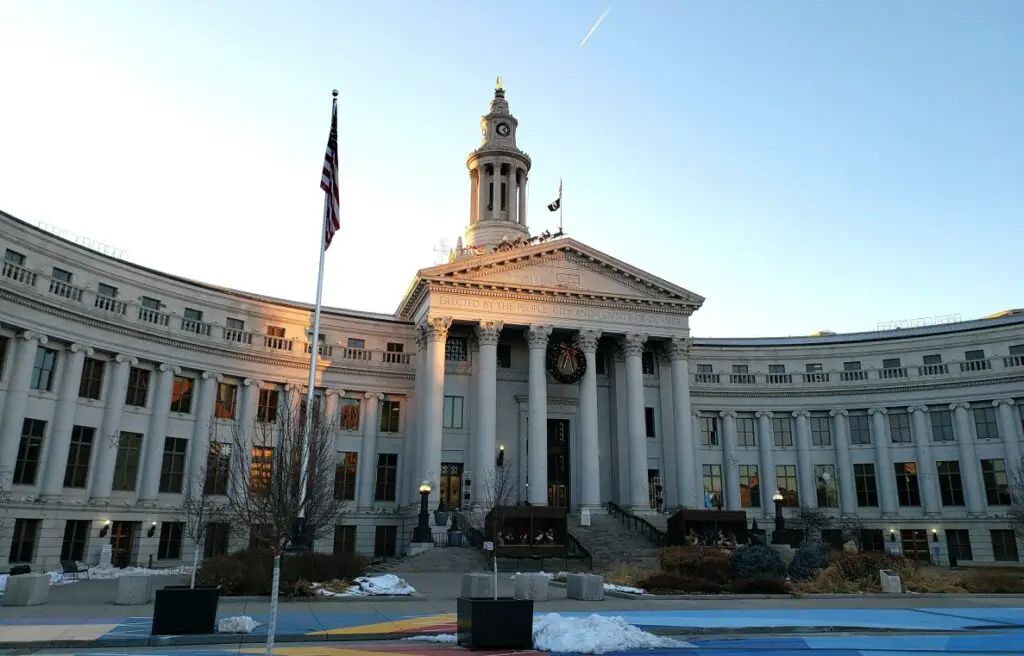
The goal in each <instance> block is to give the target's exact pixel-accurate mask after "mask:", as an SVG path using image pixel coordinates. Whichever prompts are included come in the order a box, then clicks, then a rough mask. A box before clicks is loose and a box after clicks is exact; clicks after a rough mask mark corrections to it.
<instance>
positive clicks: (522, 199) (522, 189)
mask: <svg viewBox="0 0 1024 656" xmlns="http://www.w3.org/2000/svg"><path fill="white" fill-rule="evenodd" d="M521 170H522V172H523V180H522V182H520V183H519V225H521V226H525V225H526V169H521Z"/></svg>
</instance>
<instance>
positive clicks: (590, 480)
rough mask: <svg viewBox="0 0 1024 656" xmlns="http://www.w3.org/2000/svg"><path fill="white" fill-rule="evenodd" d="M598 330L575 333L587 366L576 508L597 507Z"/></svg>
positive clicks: (581, 400) (582, 393)
mask: <svg viewBox="0 0 1024 656" xmlns="http://www.w3.org/2000/svg"><path fill="white" fill-rule="evenodd" d="M599 339H601V331H600V330H581V331H579V332H578V333H576V346H577V347H578V348H579V349H580V350H581V351H583V357H584V358H586V360H587V368H586V369H584V370H583V379H582V380H581V381H580V465H581V466H582V467H583V477H582V478H581V479H580V502H579V506H580V508H590V509H591V510H599V509H600V508H601V456H600V455H599V454H598V451H599V450H600V443H599V441H598V434H597V431H598V419H597V342H598V340H599Z"/></svg>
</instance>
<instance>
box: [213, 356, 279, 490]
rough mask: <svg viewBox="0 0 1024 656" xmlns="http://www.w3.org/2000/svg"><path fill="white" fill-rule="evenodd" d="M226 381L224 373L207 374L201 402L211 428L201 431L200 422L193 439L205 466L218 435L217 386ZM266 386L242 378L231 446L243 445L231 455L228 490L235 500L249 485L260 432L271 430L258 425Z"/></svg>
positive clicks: (262, 440) (261, 382) (259, 382)
mask: <svg viewBox="0 0 1024 656" xmlns="http://www.w3.org/2000/svg"><path fill="white" fill-rule="evenodd" d="M223 381H224V377H223V376H219V375H216V374H210V373H204V374H203V387H202V396H203V399H202V401H200V404H205V406H206V407H205V410H206V414H205V415H204V416H205V417H207V418H208V419H207V421H208V422H209V424H208V425H209V428H208V429H207V430H206V431H204V432H203V433H201V434H199V425H198V422H197V425H196V433H197V434H198V437H194V438H193V439H194V440H196V448H197V449H198V453H197V456H198V458H199V459H200V460H201V464H202V466H203V467H205V466H206V462H205V459H206V458H207V454H208V453H209V452H210V440H212V439H213V438H215V437H217V431H216V428H215V426H216V424H215V423H214V419H213V406H214V403H215V402H216V400H217V387H218V386H219V385H220V383H221V382H223ZM263 385H264V383H263V381H260V380H253V379H252V378H246V379H245V380H243V381H242V390H241V399H240V400H239V404H238V424H237V427H236V430H237V431H238V439H234V438H233V439H232V446H231V448H232V449H235V448H238V446H241V447H243V448H242V449H241V452H240V453H232V454H231V473H230V474H229V475H228V492H229V493H230V496H231V498H233V499H238V498H240V496H239V495H242V494H244V490H245V488H246V487H247V486H248V485H249V474H250V473H251V472H252V447H253V444H254V443H255V442H256V435H257V431H263V430H268V429H262V428H257V426H256V423H257V422H256V420H257V417H258V415H259V404H260V390H261V389H263ZM278 412H280V408H278ZM260 435H261V438H260V442H261V444H263V443H264V442H265V440H264V439H263V438H262V435H264V433H262V432H261V433H260ZM236 445H237V446H236ZM196 471H198V470H196ZM204 471H205V469H204ZM243 498H244V497H243Z"/></svg>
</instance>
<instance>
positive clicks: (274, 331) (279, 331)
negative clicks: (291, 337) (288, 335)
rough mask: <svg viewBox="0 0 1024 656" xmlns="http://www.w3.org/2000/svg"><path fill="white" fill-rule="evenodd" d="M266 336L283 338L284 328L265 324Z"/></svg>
mask: <svg viewBox="0 0 1024 656" xmlns="http://www.w3.org/2000/svg"><path fill="white" fill-rule="evenodd" d="M267 337H270V338H271V339H284V338H285V329H284V328H282V327H280V326H269V325H268V326H267Z"/></svg>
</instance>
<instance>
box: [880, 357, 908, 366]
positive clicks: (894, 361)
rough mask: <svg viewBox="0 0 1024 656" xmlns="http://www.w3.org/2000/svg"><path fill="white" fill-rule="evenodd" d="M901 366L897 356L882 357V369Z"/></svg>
mask: <svg viewBox="0 0 1024 656" xmlns="http://www.w3.org/2000/svg"><path fill="white" fill-rule="evenodd" d="M902 366H903V364H902V363H901V362H900V359H899V358H884V359H883V360H882V369H899V368H900V367H902Z"/></svg>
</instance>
